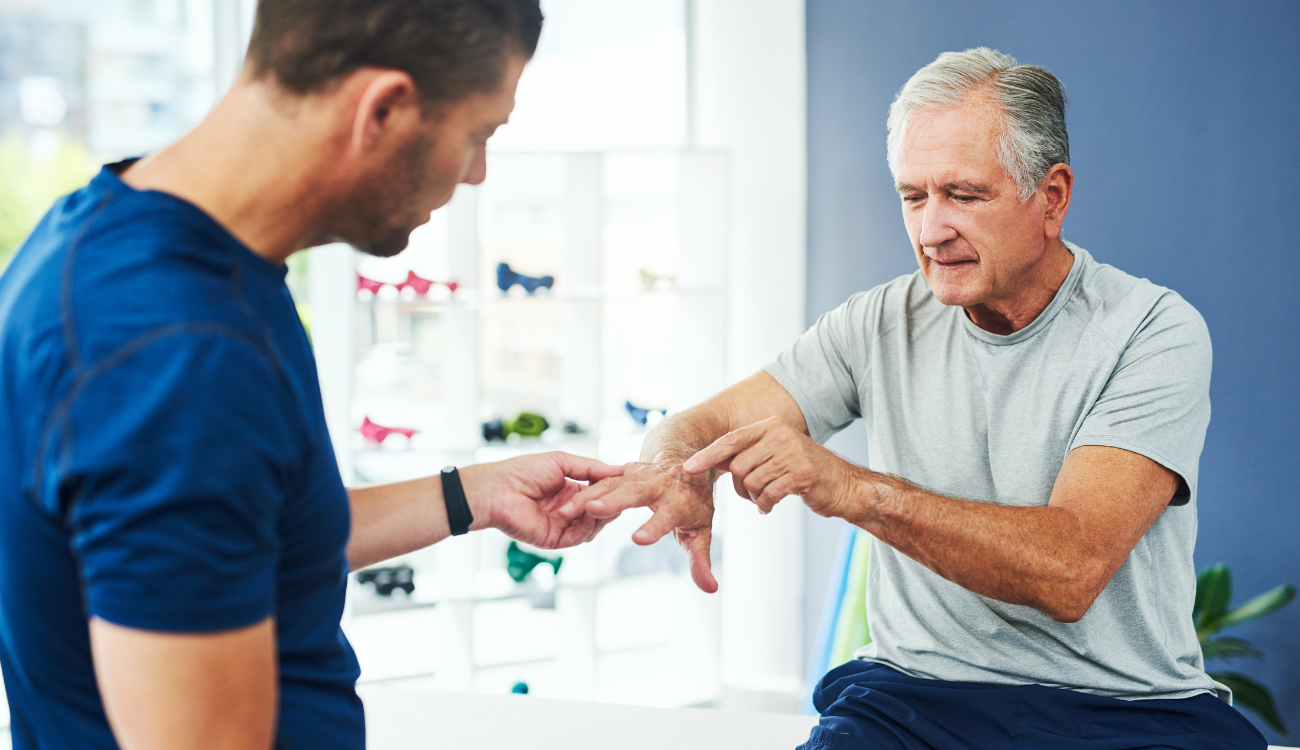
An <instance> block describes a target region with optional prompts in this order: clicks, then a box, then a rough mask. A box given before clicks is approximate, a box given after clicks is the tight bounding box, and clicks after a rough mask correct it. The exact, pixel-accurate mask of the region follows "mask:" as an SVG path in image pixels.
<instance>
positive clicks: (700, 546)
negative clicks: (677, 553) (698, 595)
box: [679, 526, 718, 594]
mask: <svg viewBox="0 0 1300 750" xmlns="http://www.w3.org/2000/svg"><path fill="white" fill-rule="evenodd" d="M683 536H684V537H685V538H684V539H679V541H680V542H682V546H684V547H685V548H686V553H687V554H688V555H690V558H691V580H693V581H695V585H696V586H698V587H699V589H700V591H703V592H704V593H706V594H713V593H716V592H717V590H718V579H717V578H714V577H713V562H712V560H710V559H709V541H710V539H711V538H712V537H713V529H710V528H708V527H707V526H706V527H704V528H702V529H699V530H698V531H695V532H692V533H691V534H689V535H683Z"/></svg>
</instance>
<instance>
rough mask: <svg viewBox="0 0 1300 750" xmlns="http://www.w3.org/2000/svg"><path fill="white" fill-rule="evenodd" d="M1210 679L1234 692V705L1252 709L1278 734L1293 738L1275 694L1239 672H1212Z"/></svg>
mask: <svg viewBox="0 0 1300 750" xmlns="http://www.w3.org/2000/svg"><path fill="white" fill-rule="evenodd" d="M1210 679H1212V680H1216V681H1218V682H1221V683H1223V684H1224V685H1227V686H1228V687H1229V688H1230V689H1231V690H1232V702H1233V705H1236V706H1240V707H1242V708H1248V709H1250V710H1251V711H1253V712H1255V713H1256V714H1258V715H1259V718H1261V719H1263V720H1264V723H1265V724H1267V725H1269V726H1270V727H1272V728H1273V729H1274V730H1275V731H1277V733H1278V734H1281V735H1282V736H1284V737H1290V736H1291V735H1290V733H1289V732H1288V731H1287V728H1286V724H1283V723H1282V715H1281V714H1279V713H1278V711H1277V704H1275V703H1274V702H1273V694H1272V693H1271V692H1269V690H1268V688H1266V687H1264V686H1263V685H1261V684H1260V683H1258V682H1256V681H1255V680H1253V679H1251V678H1249V677H1247V676H1246V675H1244V674H1240V673H1237V672H1211V673H1210Z"/></svg>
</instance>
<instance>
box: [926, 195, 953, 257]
mask: <svg viewBox="0 0 1300 750" xmlns="http://www.w3.org/2000/svg"><path fill="white" fill-rule="evenodd" d="M944 203H945V201H942V200H934V199H933V198H932V199H930V200H928V201H926V202H925V209H924V210H923V212H922V213H921V236H920V237H919V238H918V242H920V243H921V247H939V246H940V245H942V244H943V243H945V242H950V241H952V240H955V239H957V235H958V232H957V230H956V228H954V227H953V225H952V222H951V219H952V216H951V212H950V211H949V210H948V208H947V207H946V206H945V205H944Z"/></svg>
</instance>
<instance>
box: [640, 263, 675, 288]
mask: <svg viewBox="0 0 1300 750" xmlns="http://www.w3.org/2000/svg"><path fill="white" fill-rule="evenodd" d="M661 281H664V282H667V283H669V284H674V283H676V282H677V277H676V276H656V275H655V274H653V273H650V272H649V271H647V270H645V269H644V268H643V269H641V286H643V287H645V288H646V291H650V290H652V289H654V288H655V285H656V284H658V283H659V282H661Z"/></svg>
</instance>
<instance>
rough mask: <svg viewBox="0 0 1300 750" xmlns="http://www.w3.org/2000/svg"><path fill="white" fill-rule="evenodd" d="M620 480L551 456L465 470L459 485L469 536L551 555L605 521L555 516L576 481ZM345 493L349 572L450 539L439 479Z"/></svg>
mask: <svg viewBox="0 0 1300 750" xmlns="http://www.w3.org/2000/svg"><path fill="white" fill-rule="evenodd" d="M622 473H623V467H621V466H609V465H606V464H603V463H601V462H600V461H597V460H595V459H593V458H582V457H580V456H572V455H569V454H568V453H559V452H555V453H540V454H534V455H528V456H520V457H518V458H512V459H509V460H507V461H498V462H496V463H491V464H478V465H476V466H466V467H463V468H461V470H460V481H461V484H462V485H463V486H464V488H465V497H466V499H467V500H468V501H469V508H470V512H471V513H473V514H474V523H473V524H471V525H470V529H472V530H477V529H486V528H496V529H500V530H502V531H504V532H505V533H506V534H508V535H509V536H511V537H514V538H515V539H518V540H519V541H521V542H526V543H528V544H531V545H534V546H537V547H545V548H547V549H555V548H558V547H571V546H573V545H575V544H581V543H582V542H585V541H587V540H589V539H591V538H593V537H595V536H596V533H597V532H599V531H600V529H601V527H603V526H604V525H605V523H606V522H608V521H609V520H611V519H608V518H605V519H597V518H593V517H590V516H583V515H582V514H581V513H570V514H567V515H561V514H560V512H559V509H560V508H561V507H563V506H564V505H566V504H567V503H568V502H569V501H570V500H572V499H573V497H574V496H575V495H577V494H578V491H579V490H581V489H583V488H584V487H586V485H585V484H582V482H599V481H601V480H602V479H609V478H610V477H617V476H619V475H621V474H622ZM348 494H349V496H350V499H351V502H352V537H351V538H350V539H349V540H348V563H349V564H350V565H351V566H352V570H360V569H361V568H364V567H366V566H367V565H374V564H375V563H377V562H380V561H382V560H391V559H393V558H394V557H398V556H400V555H405V554H407V553H409V552H414V551H415V550H417V549H424V548H425V547H428V546H429V545H431V544H437V543H438V542H441V541H442V540H443V539H446V538H447V537H448V536H450V535H451V529H450V527H449V525H448V522H447V512H446V507H447V506H446V504H445V501H444V499H443V497H442V478H441V477H440V476H437V475H435V476H431V477H424V478H422V479H412V480H411V481H408V482H398V483H397V484H388V485H382V486H379V487H362V488H360V489H355V490H352V491H351V492H349V493H348Z"/></svg>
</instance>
